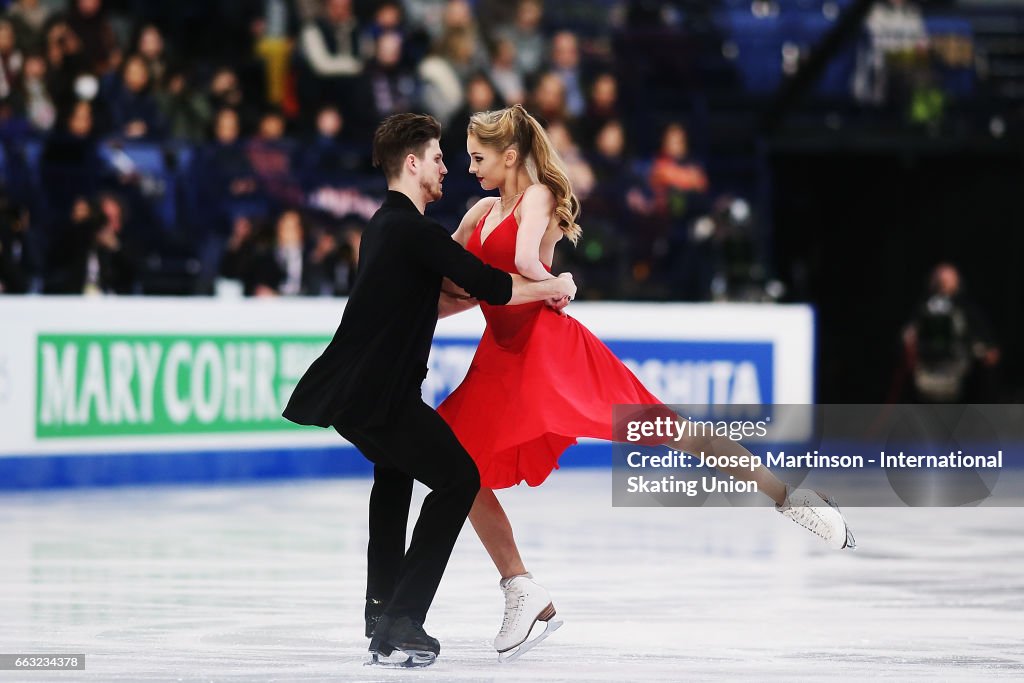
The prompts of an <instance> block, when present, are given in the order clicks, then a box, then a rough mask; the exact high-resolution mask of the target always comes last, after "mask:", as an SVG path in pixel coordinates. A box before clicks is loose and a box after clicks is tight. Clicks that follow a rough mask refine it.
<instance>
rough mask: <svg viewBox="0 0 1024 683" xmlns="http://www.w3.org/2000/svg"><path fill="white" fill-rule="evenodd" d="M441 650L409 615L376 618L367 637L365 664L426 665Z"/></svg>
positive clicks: (435, 640)
mask: <svg viewBox="0 0 1024 683" xmlns="http://www.w3.org/2000/svg"><path fill="white" fill-rule="evenodd" d="M440 653H441V643H439V642H438V641H437V638H432V637H431V636H429V635H427V632H426V631H424V630H423V626H422V625H420V623H419V622H417V621H414V620H412V619H410V618H409V617H398V618H396V619H393V618H392V617H389V616H387V615H384V616H382V617H381V618H380V621H378V622H377V628H376V629H374V631H373V637H372V638H370V661H369V662H367V663H368V664H374V665H378V666H392V667H418V666H429V665H431V664H433V663H434V660H435V659H437V656H438V655H439V654H440Z"/></svg>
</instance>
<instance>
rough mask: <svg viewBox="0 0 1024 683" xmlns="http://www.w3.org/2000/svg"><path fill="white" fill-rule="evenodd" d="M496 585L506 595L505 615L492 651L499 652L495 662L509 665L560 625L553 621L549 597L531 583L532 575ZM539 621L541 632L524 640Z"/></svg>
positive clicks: (552, 606)
mask: <svg viewBox="0 0 1024 683" xmlns="http://www.w3.org/2000/svg"><path fill="white" fill-rule="evenodd" d="M499 585H500V586H501V589H502V590H503V591H504V592H505V616H504V617H503V618H502V620H501V630H500V631H498V635H497V636H496V637H495V638H494V649H495V650H497V651H498V661H500V662H510V661H512V660H514V659H518V658H519V657H520V656H521V655H523V654H525V653H526V652H528V651H530V650H531V649H533V648H534V647H535V646H536V645H537V644H538V643H540V642H541V641H542V640H544V639H545V638H547V637H548V636H549V635H551V634H552V633H554V632H555V631H556V630H557V629H558V628H559V627H560V626H561V625H562V622H561V621H552V617H554V616H555V606H554V604H552V602H551V596H550V595H549V594H548V592H547V591H546V590H545V589H544V587H543V586H541V585H540V584H539V583H537V582H536V581H534V580H533V575H531V574H522V575H520V576H513V577H511V578H508V579H502V580H501V583H500V584H499ZM538 621H543V622H546V623H545V628H544V632H543V633H541V634H540V635H538V636H537V637H536V638H533V639H531V640H527V638H529V637H530V632H531V631H532V630H533V626H534V624H536V623H537V622H538Z"/></svg>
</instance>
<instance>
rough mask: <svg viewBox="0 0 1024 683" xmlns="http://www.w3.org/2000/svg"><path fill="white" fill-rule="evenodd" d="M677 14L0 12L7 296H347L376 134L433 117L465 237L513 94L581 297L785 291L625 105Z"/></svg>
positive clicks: (548, 7) (693, 174)
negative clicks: (472, 155)
mask: <svg viewBox="0 0 1024 683" xmlns="http://www.w3.org/2000/svg"><path fill="white" fill-rule="evenodd" d="M663 4H667V5H671V4H672V3H647V2H637V3H626V2H617V1H614V0H589V1H586V2H585V1H582V0H568V1H565V2H547V3H545V2H542V0H518V1H514V0H476V1H474V2H470V1H469V0H401V1H398V0H375V1H374V0H176V1H175V2H174V3H161V2H147V1H145V0H7V1H0V7H2V8H3V13H2V15H0V291H3V292H8V293H21V292H36V293H65V294H67V293H82V292H102V293H108V294H109V293H118V294H128V293H173V294H209V293H213V292H220V293H231V292H241V293H244V294H247V295H254V296H274V295H312V296H320V295H328V296H334V295H344V294H345V293H346V292H347V291H348V288H349V285H350V283H351V279H352V275H353V273H354V271H355V268H356V266H357V263H356V260H357V256H358V244H359V236H360V233H361V230H362V226H363V225H364V224H365V221H366V220H367V218H368V217H369V216H370V215H372V213H373V211H374V210H375V209H376V207H377V206H378V205H379V201H380V199H381V197H382V194H383V190H384V184H383V180H382V179H381V178H380V176H379V174H378V173H377V172H375V171H374V170H373V169H372V168H371V167H370V163H369V140H370V138H371V136H372V131H373V129H374V127H375V126H376V124H377V123H378V122H379V121H380V120H381V119H383V118H384V117H386V116H388V115H390V114H393V113H396V112H402V111H426V112H429V113H431V114H433V115H434V116H436V117H437V118H438V119H439V120H440V121H441V123H442V125H443V126H444V130H445V133H444V138H443V140H442V144H443V148H444V150H445V155H446V162H447V164H448V167H449V169H450V174H449V180H448V181H447V182H446V183H445V186H446V197H445V199H444V200H443V201H442V202H440V203H439V205H438V206H437V207H436V216H437V217H438V218H439V219H441V220H442V221H443V222H445V223H447V224H449V225H451V226H454V225H455V224H457V222H458V220H459V218H460V217H461V215H462V213H463V212H464V211H465V209H466V207H467V205H468V203H470V202H472V201H473V200H474V199H475V198H476V197H477V196H479V194H480V190H479V186H478V185H477V184H476V183H474V182H473V180H472V178H471V177H470V176H469V175H468V174H467V173H465V169H466V168H467V167H468V158H467V157H466V154H465V128H466V124H467V121H468V117H469V115H470V114H471V113H472V112H475V111H480V110H487V109H495V108H500V107H503V106H506V105H509V104H513V103H517V102H519V103H524V104H525V105H526V106H527V108H528V109H529V110H530V111H531V112H532V113H534V114H535V115H536V116H537V117H538V118H540V119H541V120H542V122H543V123H544V124H545V126H546V128H547V130H548V131H549V133H550V135H551V136H552V138H553V140H554V142H555V144H556V145H557V147H558V149H559V151H560V152H561V154H562V156H563V157H564V159H565V161H566V163H567V165H568V168H569V170H570V175H571V180H572V182H573V186H574V188H575V190H576V193H577V195H578V196H579V198H580V199H581V201H582V205H583V211H582V216H581V225H582V226H583V229H584V239H583V241H582V243H581V245H580V246H579V248H577V249H570V248H566V249H563V250H560V252H559V258H560V259H561V260H562V261H563V263H561V264H560V266H561V267H564V268H571V269H573V271H574V272H575V273H577V279H578V280H579V282H580V285H581V295H583V296H586V297H589V298H609V297H625V298H657V299H677V300H702V299H708V298H713V297H714V298H745V299H751V298H755V299H756V298H764V297H768V298H771V297H772V296H774V294H772V288H771V286H766V285H765V283H768V282H769V281H768V279H767V274H766V269H765V267H764V265H763V264H762V261H761V258H762V257H761V254H760V251H759V247H758V243H757V240H756V237H755V232H756V218H757V217H756V216H755V215H753V212H752V210H751V205H750V204H749V203H748V202H747V201H746V200H745V199H744V198H743V197H738V196H735V193H733V192H730V191H728V190H729V188H725V189H722V190H719V191H716V189H715V188H713V187H712V185H711V182H710V181H709V174H708V172H707V170H706V166H705V163H704V161H705V160H704V159H701V158H698V155H696V154H694V148H693V145H692V140H691V135H690V130H692V126H691V125H690V122H689V121H688V120H687V119H686V117H685V116H682V115H680V114H679V113H678V112H677V111H676V110H673V109H672V108H671V107H666V108H662V109H660V110H657V109H656V108H654V107H652V111H654V110H656V111H657V112H658V113H656V114H652V113H651V111H648V107H647V103H646V102H644V101H643V100H642V99H640V100H638V98H637V97H636V96H635V92H636V87H637V83H633V82H630V81H631V79H632V78H633V76H634V73H633V71H632V70H631V69H632V68H633V66H635V64H636V63H637V62H636V59H638V57H637V55H636V54H632V55H630V58H631V60H632V61H630V60H624V59H623V58H624V57H625V56H627V55H626V54H625V53H624V50H625V49H626V48H629V47H630V46H633V43H631V42H629V41H625V42H624V41H622V40H619V39H618V38H617V36H619V35H620V33H621V31H622V29H623V27H626V26H630V25H639V26H643V25H645V22H648V21H651V20H652V19H651V17H652V16H654V17H655V19H654V20H655V21H668V22H671V21H673V15H671V14H665V13H664V11H663V10H664V8H660V9H659V7H653V6H654V5H663ZM680 4H681V5H686V3H680ZM690 4H693V3H690ZM754 4H755V5H756V4H757V3H754ZM698 5H699V3H698ZM659 12H660V13H659ZM641 35H642V33H641ZM624 46H625V47H624ZM634 47H635V46H634ZM875 66H876V67H877V66H878V65H877V64H876V65H875ZM873 73H874V75H875V76H876V78H875V79H874V80H873V81H872V82H871V84H860V85H858V87H861V88H862V89H863V91H864V92H870V93H878V92H881V90H879V87H880V86H877V81H878V78H877V76H878V73H880V71H879V69H878V68H876V69H875V72H873ZM872 88H873V89H872ZM626 90H629V91H630V92H631V93H634V95H632V96H630V97H624V96H623V92H624V91H626ZM864 97H867V95H864ZM701 151H703V150H701ZM769 284H770V283H769Z"/></svg>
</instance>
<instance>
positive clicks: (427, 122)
mask: <svg viewBox="0 0 1024 683" xmlns="http://www.w3.org/2000/svg"><path fill="white" fill-rule="evenodd" d="M440 139H441V124H440V123H438V122H437V119H435V118H434V117H433V116H429V115H427V114H395V115H394V116H389V117H388V118H386V119H384V121H383V122H381V124H380V125H379V126H377V132H375V133H374V134H373V165H374V166H375V167H377V168H380V169H381V170H383V171H384V177H385V178H387V179H388V180H394V179H395V178H397V177H398V176H399V175H401V173H402V164H403V163H405V157H406V156H408V155H409V154H415V155H416V156H417V157H419V158H421V159H422V158H423V152H424V150H425V149H426V147H427V145H429V144H430V141H431V140H440Z"/></svg>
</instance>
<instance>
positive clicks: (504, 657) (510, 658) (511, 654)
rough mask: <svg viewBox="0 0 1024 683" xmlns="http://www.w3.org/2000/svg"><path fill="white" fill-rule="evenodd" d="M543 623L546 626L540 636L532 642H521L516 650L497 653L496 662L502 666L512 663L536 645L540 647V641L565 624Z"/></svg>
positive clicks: (558, 622)
mask: <svg viewBox="0 0 1024 683" xmlns="http://www.w3.org/2000/svg"><path fill="white" fill-rule="evenodd" d="M544 623H545V624H546V626H545V628H544V631H543V632H542V633H541V634H540V635H538V636H537V637H536V638H534V639H533V640H527V641H525V642H523V643H522V644H521V645H519V646H518V647H516V648H514V649H512V650H506V651H505V652H499V653H498V662H499V663H502V664H504V663H506V662H514V661H515V660H517V659H519V658H520V657H522V656H523V655H525V654H526V653H527V652H529V651H530V650H532V649H533V648H535V647H537V646H538V645H540V643H541V641H542V640H544V639H546V638H547V637H548V636H550V635H551V634H552V633H554V632H555V631H557V630H558V629H560V628H561V627H562V624H563V623H565V622H563V621H554V620H551V621H546V622H544Z"/></svg>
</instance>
